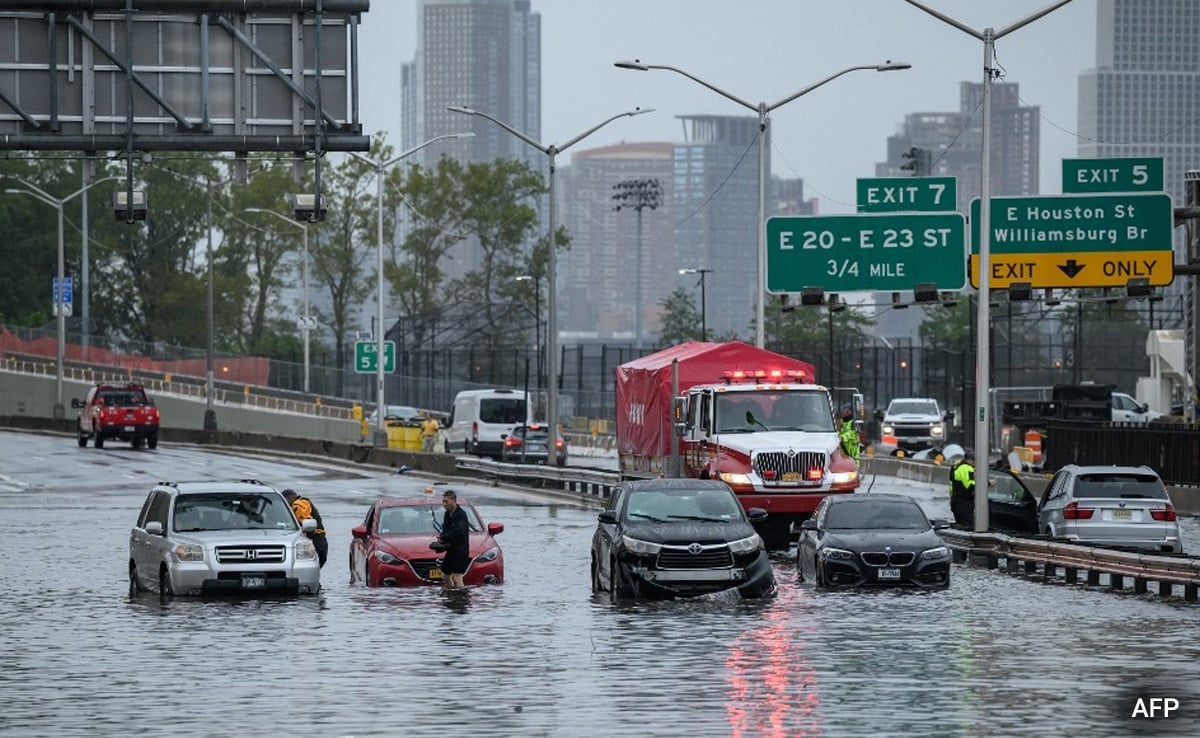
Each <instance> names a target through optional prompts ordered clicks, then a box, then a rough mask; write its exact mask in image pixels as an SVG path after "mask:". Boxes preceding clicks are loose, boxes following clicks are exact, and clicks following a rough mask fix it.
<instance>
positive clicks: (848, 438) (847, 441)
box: [837, 405, 860, 464]
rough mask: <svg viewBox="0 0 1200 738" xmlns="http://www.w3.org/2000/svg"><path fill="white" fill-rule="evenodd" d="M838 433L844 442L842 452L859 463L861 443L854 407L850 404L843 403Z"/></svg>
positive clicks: (839, 416)
mask: <svg viewBox="0 0 1200 738" xmlns="http://www.w3.org/2000/svg"><path fill="white" fill-rule="evenodd" d="M837 433H838V438H839V439H840V440H841V442H842V453H843V454H845V455H846V456H849V457H850V458H852V459H854V463H856V464H857V463H858V452H859V450H860V444H859V438H858V429H857V428H855V427H854V408H853V407H851V406H850V405H842V411H841V413H840V414H839V415H838V423H837Z"/></svg>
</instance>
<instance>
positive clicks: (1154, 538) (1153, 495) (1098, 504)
mask: <svg viewBox="0 0 1200 738" xmlns="http://www.w3.org/2000/svg"><path fill="white" fill-rule="evenodd" d="M1038 531H1039V532H1041V533H1045V534H1048V535H1050V536H1051V537H1053V538H1059V539H1064V540H1066V541H1068V542H1070V543H1080V544H1085V545H1092V546H1109V547H1114V548H1130V549H1137V550H1139V551H1152V552H1156V553H1175V554H1177V553H1182V552H1183V542H1182V541H1181V540H1180V537H1179V522H1178V521H1177V520H1176V519H1175V507H1174V506H1173V505H1172V504H1171V498H1170V497H1169V496H1168V495H1167V489H1166V487H1164V486H1163V482H1162V479H1160V478H1159V476H1158V474H1157V473H1156V472H1155V471H1154V470H1153V469H1151V468H1150V467H1148V466H1077V465H1075V464H1068V465H1067V466H1064V467H1063V468H1061V469H1059V470H1058V472H1057V473H1056V474H1055V475H1054V478H1053V479H1051V480H1050V484H1049V486H1047V487H1046V491H1045V492H1044V493H1043V494H1042V501H1041V503H1040V504H1039V505H1038Z"/></svg>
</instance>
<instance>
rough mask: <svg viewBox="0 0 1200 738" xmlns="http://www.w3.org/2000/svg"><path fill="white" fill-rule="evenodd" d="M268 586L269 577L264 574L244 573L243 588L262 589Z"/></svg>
mask: <svg viewBox="0 0 1200 738" xmlns="http://www.w3.org/2000/svg"><path fill="white" fill-rule="evenodd" d="M265 586H267V577H266V575H264V574H243V575H242V589H262V588H263V587H265Z"/></svg>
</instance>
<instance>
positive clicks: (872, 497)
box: [825, 492, 920, 507]
mask: <svg viewBox="0 0 1200 738" xmlns="http://www.w3.org/2000/svg"><path fill="white" fill-rule="evenodd" d="M825 499H827V500H829V504H831V505H858V504H866V503H869V502H911V503H912V504H914V505H917V506H918V507H920V505H918V504H917V501H916V500H914V499H913V498H911V497H909V496H908V495H900V494H895V493H892V492H875V493H872V494H853V495H830V496H828V497H826V498H825Z"/></svg>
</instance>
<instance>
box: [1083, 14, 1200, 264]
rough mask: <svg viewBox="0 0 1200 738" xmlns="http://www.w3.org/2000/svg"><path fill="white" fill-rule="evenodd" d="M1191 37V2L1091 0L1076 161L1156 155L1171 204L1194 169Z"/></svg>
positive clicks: (1199, 45) (1198, 49) (1196, 138)
mask: <svg viewBox="0 0 1200 738" xmlns="http://www.w3.org/2000/svg"><path fill="white" fill-rule="evenodd" d="M1197 39H1200V2H1196V1H1195V0H1098V2H1097V4H1096V67H1095V68H1094V69H1089V70H1088V71H1086V72H1084V73H1083V74H1081V75H1079V126H1078V128H1079V156H1080V157H1081V158H1108V157H1126V156H1153V157H1160V156H1161V157H1162V159H1163V187H1164V188H1165V189H1166V191H1167V192H1169V193H1170V194H1171V197H1172V199H1173V200H1174V202H1175V204H1176V205H1182V204H1184V186H1183V174H1184V172H1186V171H1188V170H1191V169H1200V126H1197V124H1196V121H1197V120H1198V119H1200V42H1198V41H1197ZM1176 230H1177V231H1178V232H1179V233H1180V235H1179V236H1178V237H1177V239H1178V240H1177V244H1178V243H1181V240H1182V231H1183V229H1176ZM1181 260H1182V259H1181V258H1180V257H1178V256H1177V258H1176V262H1179V261H1181ZM1178 283H1179V282H1178V281H1177V282H1176V284H1178Z"/></svg>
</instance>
